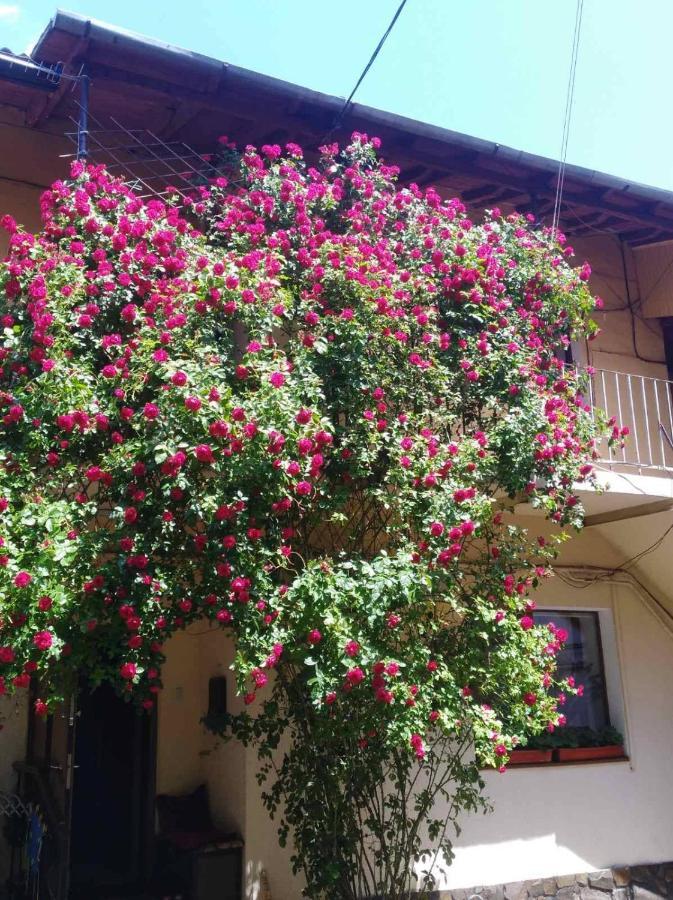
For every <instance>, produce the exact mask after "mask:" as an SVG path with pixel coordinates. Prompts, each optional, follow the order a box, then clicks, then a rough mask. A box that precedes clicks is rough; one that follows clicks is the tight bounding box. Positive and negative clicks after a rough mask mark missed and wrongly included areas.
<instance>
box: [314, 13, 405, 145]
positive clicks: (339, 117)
mask: <svg viewBox="0 0 673 900" xmlns="http://www.w3.org/2000/svg"><path fill="white" fill-rule="evenodd" d="M406 5H407V0H402V2H401V3H400V5H399V6H398V7H397V11H396V12H395V15H394V16H393V17H392V19H391V20H390V24H389V25H388V27H387V28H386V30H385V31H384V32H383V36H382V37H381V40H380V41H379V42H378V44H377V45H376V49H375V50H374V52H373V53H372V55H371V57H370V58H369V62H368V63H367V65H366V66H365V67H364V69H363V70H362V72H361V73H360V77H359V78H358V80H357V81H356V83H355V87H354V88H353V90H352V91H351V92H350V94H349V95H348V99H347V100H346V101H345V103H344V105H343V106H342V108H341V111H340V112H339V114H338V115H337V117H336V119H335V120H334V124H333V125H332V127H331V128H330V130H329V131H328V132H327V134H326V135H325V136H324V137H323V138H322V140H321V141H320V143H321V144H324V143H325V141H326V140H327V138H328V137H329V136H330V135H331V134H333V133H334V132H335V131H336V130H337V129H338V128H339V127H340V126H341V123H342V122H343V120H344V118H345V116H346V114H347V112H348V110H349V108H350V106H351V104H352V102H353V97H354V96H355V94H356V93H357V90H358V88H359V87H360V85H361V84H362V82H363V81H364V80H365V78H366V77H367V73H368V72H369V70H370V69H371V67H372V66H373V65H374V62H375V61H376V57H377V56H378V55H379V53H380V52H381V49H382V47H383V45H384V44H385V42H386V41H387V40H388V37H389V36H390V33H391V31H392V30H393V28H394V27H395V24H396V22H397V20H398V19H399V17H400V15H401V13H402V10H403V9H404V7H405V6H406Z"/></svg>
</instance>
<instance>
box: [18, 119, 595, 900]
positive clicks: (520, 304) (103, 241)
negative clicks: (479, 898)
mask: <svg viewBox="0 0 673 900" xmlns="http://www.w3.org/2000/svg"><path fill="white" fill-rule="evenodd" d="M376 147H377V142H376V141H375V140H374V141H370V140H369V139H367V138H366V136H361V135H355V136H354V139H353V143H352V144H351V146H349V147H348V148H347V149H346V150H345V151H344V152H343V153H341V154H340V153H339V152H338V149H337V148H336V146H330V147H325V148H322V156H321V159H320V162H319V163H316V165H315V166H309V165H306V164H305V163H304V162H303V160H302V158H301V151H300V150H299V148H298V147H296V145H288V146H287V148H286V151H285V154H284V155H283V154H282V153H281V150H280V148H278V147H276V146H270V147H264V148H262V151H261V153H258V152H257V151H255V150H254V148H247V149H246V151H245V152H244V153H243V155H242V157H241V158H240V160H239V159H238V158H234V156H233V155H231V157H230V163H231V167H232V175H233V182H231V183H227V181H226V180H225V179H223V178H219V179H218V180H217V181H216V182H215V183H214V184H213V185H209V186H201V187H200V188H199V189H198V196H196V197H195V199H194V201H193V203H192V205H191V207H190V208H189V209H188V210H184V209H180V208H179V207H178V206H177V203H173V202H166V203H162V202H159V201H157V200H150V201H143V200H141V199H140V198H139V197H138V196H136V195H135V194H134V192H133V190H132V189H131V188H129V187H128V186H126V185H124V184H122V183H120V182H119V181H116V180H115V179H114V178H112V177H111V176H110V175H108V174H107V173H106V172H105V171H104V170H103V169H101V168H94V167H89V168H85V167H84V166H81V165H78V166H76V167H75V169H74V171H73V176H72V180H71V181H69V182H67V183H60V182H59V183H56V184H55V185H54V186H53V187H52V189H51V190H50V191H48V192H46V194H45V195H44V197H43V213H44V228H43V230H42V232H41V233H40V234H39V235H38V236H37V237H33V236H31V235H29V234H26V233H25V232H23V231H22V230H20V229H16V228H15V226H14V224H13V223H12V222H11V221H7V223H6V224H7V226H8V227H9V229H10V230H11V231H12V232H13V233H12V236H11V247H10V254H9V257H8V260H7V261H6V262H5V264H4V265H3V267H2V270H1V273H0V289H1V295H0V316H1V320H2V326H3V328H4V337H3V342H2V347H1V349H0V356H1V363H2V370H1V373H0V390H1V391H2V393H1V394H0V403H2V418H1V423H2V426H1V427H2V439H1V441H0V459H1V461H2V468H1V469H0V496H2V498H3V499H2V502H1V504H0V506H2V512H1V527H2V536H3V542H4V551H3V552H4V555H3V556H2V559H1V560H0V562H1V563H2V568H1V570H0V582H1V584H0V589H1V590H2V631H1V632H0V634H1V646H0V667H1V668H2V673H3V682H2V684H3V685H4V686H5V687H6V688H7V689H12V688H18V689H22V688H25V687H26V686H27V685H28V683H29V681H30V678H31V676H34V677H36V678H39V681H40V685H41V690H42V691H43V693H42V695H41V697H40V699H39V700H38V701H37V709H38V711H39V712H46V711H47V708H48V705H49V704H50V703H51V702H53V699H54V698H58V696H59V695H60V693H61V692H63V691H64V690H67V689H68V688H69V687H72V685H73V684H75V682H76V681H77V680H78V679H81V678H84V679H86V680H87V681H88V682H89V683H93V684H96V683H99V682H100V681H102V680H108V681H111V682H112V683H113V684H115V685H116V687H117V688H118V690H119V691H120V692H122V693H123V694H124V695H125V696H128V697H129V698H132V699H134V700H136V701H137V702H139V703H142V704H143V705H145V706H147V707H151V706H152V705H153V703H154V697H155V694H156V693H157V692H158V691H159V689H160V685H161V665H162V662H163V660H164V644H165V642H166V640H167V639H168V638H169V637H170V635H171V634H173V633H174V632H175V631H176V630H179V629H182V628H184V627H186V626H187V625H188V624H189V623H190V622H193V621H195V620H197V619H199V620H201V619H204V618H205V619H208V620H210V621H212V622H213V624H214V625H217V626H220V627H223V628H227V629H230V631H231V634H232V637H233V639H234V640H235V642H236V661H235V671H236V676H237V679H238V685H239V688H240V690H241V692H242V693H243V694H244V695H245V700H246V703H247V704H249V706H250V714H249V715H248V714H246V715H243V716H238V717H235V718H232V719H231V723H230V724H231V728H232V730H233V733H234V734H235V735H236V736H237V737H239V738H240V739H242V740H245V741H247V742H255V743H256V744H257V745H258V748H259V754H260V757H261V760H262V765H263V768H262V771H261V775H260V777H261V780H262V781H263V782H265V784H266V787H265V791H266V793H265V797H266V802H267V804H268V807H269V809H270V810H271V811H272V812H273V813H275V814H277V815H278V816H279V817H280V828H281V835H282V836H283V837H286V836H288V834H289V832H290V831H291V832H292V837H293V842H294V846H295V854H294V862H295V865H296V867H297V869H301V870H302V871H303V872H304V875H305V877H306V880H307V885H308V887H307V895H308V896H311V897H314V898H318V897H330V898H332V897H333V898H354V897H359V896H365V895H372V894H375V893H386V894H387V895H388V896H390V897H395V898H400V897H406V896H408V893H409V891H410V890H411V889H412V887H413V886H414V878H413V877H412V874H411V872H410V862H411V861H416V862H417V864H418V867H419V868H420V869H425V871H426V878H425V884H426V885H427V886H428V887H429V886H431V885H432V884H433V879H434V877H435V874H436V872H437V866H436V865H434V862H435V861H437V864H438V865H439V864H440V863H441V860H442V859H444V860H445V861H449V860H450V856H451V832H452V829H453V826H454V824H455V821H456V818H457V816H458V815H459V813H460V812H461V811H462V810H464V809H474V808H476V807H477V806H478V805H479V803H480V800H479V798H480V787H481V785H480V781H479V774H478V765H479V764H489V765H493V764H496V765H500V766H501V767H502V766H504V764H505V763H506V760H507V755H508V753H509V751H510V750H511V748H512V747H514V746H516V745H517V744H519V743H521V742H523V741H524V740H525V739H526V737H527V736H528V735H530V734H534V733H537V732H539V731H541V730H543V729H544V728H549V729H553V728H555V727H556V726H557V724H558V723H559V722H560V721H562V715H561V714H560V712H559V710H558V709H557V701H556V699H555V697H556V693H557V691H558V689H559V687H563V688H564V689H565V690H566V692H568V691H572V687H571V686H568V685H567V684H560V683H559V682H557V680H556V678H555V676H554V656H555V653H556V652H557V651H558V649H559V648H560V646H561V645H562V643H563V641H564V640H565V637H566V636H565V634H564V633H563V631H562V629H558V628H555V627H554V626H552V625H550V626H536V625H535V623H534V622H533V619H532V616H531V615H530V612H531V610H532V609H533V607H534V603H533V601H532V600H530V599H529V592H530V591H531V589H533V588H535V586H536V585H537V583H538V580H539V579H540V578H542V577H544V576H545V575H546V574H547V573H548V568H547V564H548V562H549V561H550V559H552V557H553V554H554V546H555V545H554V542H553V541H551V542H550V540H549V539H547V540H545V539H544V538H543V537H541V536H537V535H529V534H528V533H527V531H526V530H525V529H524V528H522V527H521V526H520V525H517V524H516V522H515V520H514V519H513V517H512V515H511V511H512V509H513V508H514V506H515V505H516V504H519V503H528V504H530V505H531V506H532V507H537V508H539V509H541V510H542V511H543V512H544V513H545V514H546V515H547V516H548V517H549V518H550V519H551V520H552V522H553V523H556V524H558V525H561V526H562V525H574V526H579V525H580V524H581V520H582V509H581V505H580V503H579V501H578V498H577V496H576V494H575V493H574V492H573V485H574V484H575V483H576V482H577V481H578V480H580V479H591V477H592V476H591V472H592V466H591V460H592V457H593V456H594V455H595V451H594V447H595V441H596V438H597V432H596V425H595V423H594V420H593V418H592V415H591V411H590V409H589V407H588V405H587V402H586V400H585V397H584V393H583V391H584V388H583V385H582V382H581V378H580V376H578V375H577V374H576V373H575V372H574V371H573V370H570V369H566V368H564V366H563V364H562V363H561V362H560V360H559V353H558V350H559V349H560V348H561V349H562V348H563V347H564V346H566V345H567V343H568V341H569V340H570V339H571V338H572V337H576V336H580V335H589V336H591V335H592V334H593V332H594V330H595V326H594V325H593V323H591V321H590V320H589V319H588V315H589V312H590V310H591V308H592V307H593V304H594V300H593V298H592V297H591V295H590V293H589V291H588V289H587V286H586V281H587V278H588V275H589V270H588V267H587V266H584V267H583V268H582V269H581V270H577V269H573V268H572V267H571V266H570V265H569V263H568V261H567V259H568V257H570V256H571V253H572V251H571V250H570V248H568V247H566V246H565V245H564V243H563V242H562V238H560V237H559V238H558V240H555V239H552V237H551V236H550V235H549V234H548V233H545V232H537V231H535V230H533V229H532V228H531V226H530V223H528V222H527V221H526V220H525V219H524V218H522V217H520V216H518V215H511V216H506V217H503V216H501V215H500V214H499V212H498V211H493V213H492V214H490V215H489V216H487V218H486V220H485V221H484V222H483V223H482V224H474V223H472V222H471V221H470V220H469V219H468V218H467V215H466V212H465V209H464V207H463V206H462V204H461V203H460V202H459V201H457V200H450V201H444V200H442V199H441V198H440V197H439V196H438V194H437V193H436V192H435V191H434V190H433V189H428V190H426V191H425V192H423V191H421V190H420V189H418V188H417V187H415V186H414V185H411V186H408V187H398V186H397V184H396V183H395V177H396V170H395V169H394V168H393V167H391V166H387V165H384V164H383V163H382V162H380V161H379V160H378V159H377V156H376ZM197 225H198V229H197ZM386 784H387V785H388V786H389V788H390V790H389V791H388V792H387V793H386V792H384V790H383V787H384V785H386ZM442 799H443V800H444V801H445V804H444V806H443V807H437V806H436V801H437V800H442ZM438 810H439V811H438ZM436 854H439V855H438V856H437V855H436Z"/></svg>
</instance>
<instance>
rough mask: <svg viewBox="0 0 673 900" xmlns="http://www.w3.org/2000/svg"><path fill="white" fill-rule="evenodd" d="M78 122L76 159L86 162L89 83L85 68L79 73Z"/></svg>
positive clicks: (87, 150) (87, 151)
mask: <svg viewBox="0 0 673 900" xmlns="http://www.w3.org/2000/svg"><path fill="white" fill-rule="evenodd" d="M79 78H80V83H81V86H82V87H81V90H80V102H79V121H78V123H77V159H78V160H86V158H87V155H88V153H89V87H90V84H91V81H90V79H89V76H88V74H87V71H86V68H84V67H82V71H81V72H80V76H79Z"/></svg>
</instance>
